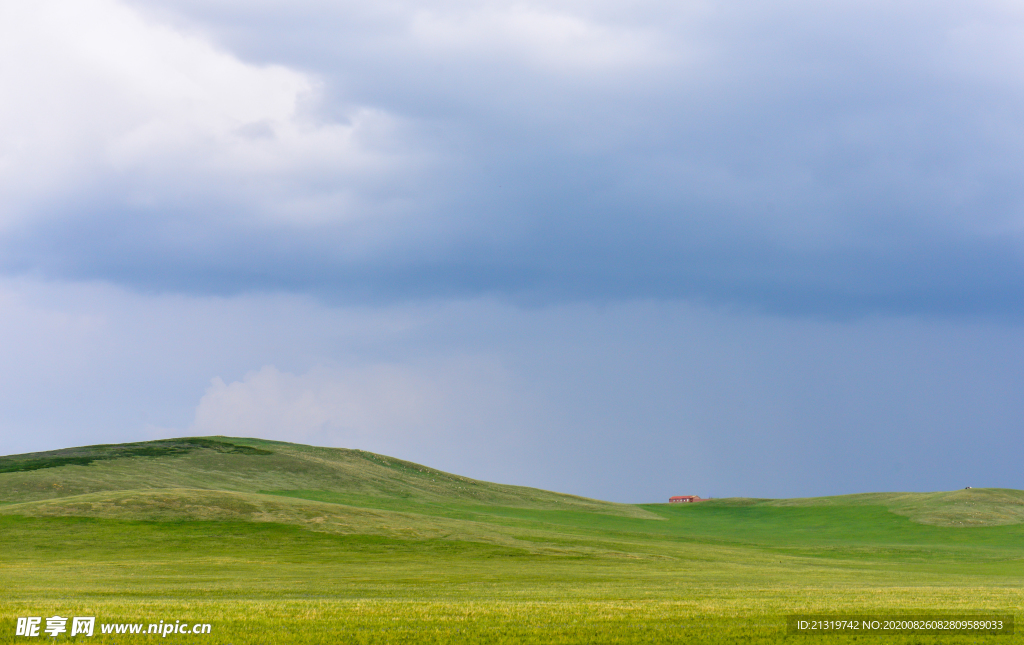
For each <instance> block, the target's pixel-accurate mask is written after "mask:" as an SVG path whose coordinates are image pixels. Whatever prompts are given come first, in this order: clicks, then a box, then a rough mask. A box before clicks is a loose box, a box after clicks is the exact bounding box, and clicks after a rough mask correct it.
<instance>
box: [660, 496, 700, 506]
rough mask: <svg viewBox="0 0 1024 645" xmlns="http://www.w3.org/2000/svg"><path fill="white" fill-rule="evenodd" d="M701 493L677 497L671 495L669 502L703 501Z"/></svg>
mask: <svg viewBox="0 0 1024 645" xmlns="http://www.w3.org/2000/svg"><path fill="white" fill-rule="evenodd" d="M703 501H704V500H702V499H701V498H700V495H677V496H675V497H669V498H668V502H669V504H676V503H678V502H703Z"/></svg>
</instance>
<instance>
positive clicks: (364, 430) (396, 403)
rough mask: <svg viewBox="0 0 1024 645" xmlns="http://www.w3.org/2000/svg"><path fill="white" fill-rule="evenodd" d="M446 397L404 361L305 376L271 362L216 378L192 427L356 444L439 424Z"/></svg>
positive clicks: (319, 370)
mask: <svg viewBox="0 0 1024 645" xmlns="http://www.w3.org/2000/svg"><path fill="white" fill-rule="evenodd" d="M446 398H447V397H446V393H445V392H444V391H443V390H442V388H441V387H439V385H438V384H437V383H434V382H431V381H430V380H429V379H426V378H424V377H423V376H422V375H420V374H417V373H415V372H414V371H413V370H411V369H409V368H408V367H402V366H398V365H371V366H366V367H361V368H358V369H352V370H331V369H327V368H323V367H319V368H315V369H313V370H310V371H309V372H307V373H305V374H300V375H296V374H291V373H289V372H282V371H280V370H278V369H277V368H276V367H274V366H272V365H266V366H264V367H263V368H262V369H260V370H259V371H255V372H250V373H248V374H246V375H245V378H243V379H242V380H241V381H234V382H232V383H225V382H224V381H223V380H222V379H220V378H219V377H218V378H215V379H213V381H212V382H211V384H210V387H209V388H208V389H207V391H206V394H205V395H204V396H203V398H202V400H201V401H200V402H199V406H198V407H197V408H196V418H195V423H194V424H193V426H192V427H191V428H190V432H194V433H197V434H228V435H235V436H251V437H273V438H277V439H284V440H288V441H298V442H315V441H317V440H319V441H323V440H324V439H328V440H329V442H330V443H335V442H337V441H339V440H340V441H341V442H342V444H341V445H358V444H360V443H365V441H366V440H367V439H377V438H378V437H379V436H380V435H389V434H394V433H399V434H405V433H408V432H409V431H410V430H419V429H421V428H422V427H423V426H424V425H428V426H433V425H435V424H436V422H437V421H438V420H439V419H438V418H439V417H441V416H443V415H444V412H445V409H446V407H447V403H448V401H446Z"/></svg>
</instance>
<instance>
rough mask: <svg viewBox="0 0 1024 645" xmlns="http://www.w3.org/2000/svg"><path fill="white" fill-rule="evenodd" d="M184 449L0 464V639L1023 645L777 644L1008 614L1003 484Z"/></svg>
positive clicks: (1015, 533)
mask: <svg viewBox="0 0 1024 645" xmlns="http://www.w3.org/2000/svg"><path fill="white" fill-rule="evenodd" d="M181 441H182V440H178V443H166V442H165V443H159V442H158V443H156V444H134V445H130V446H129V447H127V448H124V447H99V449H91V452H90V449H75V450H77V452H71V453H66V452H60V451H58V452H56V453H48V454H44V455H42V456H39V455H36V456H30V457H28V458H26V457H21V458H20V460H19V458H0V471H2V470H3V468H4V467H6V468H7V469H8V472H0V499H2V501H6V502H10V503H9V504H6V505H4V506H3V507H0V545H2V548H0V589H2V590H3V591H2V592H0V643H6V642H33V639H26V638H24V637H16V636H15V635H14V632H15V621H16V619H17V618H18V617H19V616H41V617H46V616H51V615H54V614H59V615H61V616H80V615H89V616H96V618H97V622H98V623H140V624H147V625H148V624H149V623H151V622H159V621H160V620H163V621H172V622H173V621H175V620H184V621H187V622H190V623H195V622H200V623H210V624H211V625H212V633H211V634H208V635H188V636H184V635H171V636H168V637H167V638H161V637H159V636H154V635H146V634H142V635H138V636H127V635H118V636H103V635H99V634H97V635H96V636H94V637H92V638H82V637H78V639H77V640H78V642H83V643H86V642H89V643H152V642H156V641H161V642H168V643H209V644H210V645H214V644H218V645H221V644H227V643H231V644H235V645H238V644H242V643H639V642H677V643H741V642H742V643H775V642H782V641H786V642H805V641H812V642H843V643H845V642H852V641H854V640H861V641H862V640H868V641H870V642H897V643H968V642H970V643H978V642H993V643H1006V644H1009V643H1020V642H1022V641H1024V636H1022V635H1015V636H970V637H967V636H948V635H947V636H942V637H937V636H904V637H892V636H886V637H862V636H860V637H853V636H828V637H821V636H819V637H808V636H786V635H785V616H786V615H787V614H791V613H847V614H850V613H876V614H894V613H930V614H935V613H953V614H963V613H971V612H978V611H985V612H994V613H1003V614H1007V613H1008V614H1014V615H1016V616H1017V618H1018V620H1021V618H1022V615H1021V613H1020V608H1021V603H1022V601H1024V593H1022V591H1021V590H1022V588H1024V524H1021V523H1020V522H1019V521H1014V518H1016V517H1018V514H1017V512H1016V511H1017V507H1018V506H1020V504H1021V500H1022V499H1024V493H1021V492H1020V491H993V490H983V489H972V490H968V491H956V492H953V493H936V494H923V495H917V496H915V495H913V494H876V495H861V496H847V497H837V498H818V499H810V500H721V501H713V502H706V503H701V504H695V505H667V504H654V505H643V506H629V505H621V504H609V503H605V502H600V501H597V500H586V499H583V498H577V497H571V496H563V495H559V494H557V493H549V492H546V491H535V490H532V489H522V488H518V487H508V486H500V485H497V484H488V483H486V482H476V481H474V480H468V479H465V478H459V477H458V476H456V475H450V474H447V473H441V472H439V471H435V470H432V469H429V468H426V467H423V466H418V465H416V464H410V463H408V462H400V461H398V460H393V459H391V458H388V457H383V456H380V455H372V454H370V453H360V452H358V451H341V450H330V449H318V448H309V447H303V446H293V445H291V444H277V443H273V442H259V441H256V440H244V441H243V440H235V439H231V440H227V439H224V438H206V439H201V440H199V441H197V442H195V443H192V444H189V443H188V441H189V440H184V441H185V442H184V443H182V442H181ZM204 441H207V442H213V443H203V442H204ZM232 446H235V447H232ZM239 447H241V448H239ZM244 448H251V449H252V450H250V451H247V450H244ZM256 450H258V451H262V452H253V451H256ZM268 453H269V454H268ZM96 455H99V456H100V457H102V458H97V459H93V457H94V456H96ZM5 459H6V461H4V460H5ZM62 459H63V460H64V461H60V460H62ZM72 459H74V460H77V462H75V461H70V460H72ZM90 459H92V461H89V460H90ZM48 460H49V461H48ZM82 462H88V463H82ZM133 472H134V473H135V476H134V478H133V476H132V473H133ZM968 516H971V517H973V520H970V521H969V522H968V521H965V519H964V518H967V517H968ZM960 522H964V524H960ZM37 640H38V639H37ZM46 640H49V639H48V638H46ZM72 640H73V639H71V638H69V637H67V635H64V636H62V637H61V638H59V639H58V642H71V641H72Z"/></svg>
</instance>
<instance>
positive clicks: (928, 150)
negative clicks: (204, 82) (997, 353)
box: [0, 0, 1024, 319]
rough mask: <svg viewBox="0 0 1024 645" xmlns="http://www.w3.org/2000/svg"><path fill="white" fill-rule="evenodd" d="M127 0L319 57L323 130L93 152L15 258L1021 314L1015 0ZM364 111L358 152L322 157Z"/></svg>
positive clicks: (20, 228) (82, 270)
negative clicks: (90, 165) (376, 0)
mask: <svg viewBox="0 0 1024 645" xmlns="http://www.w3.org/2000/svg"><path fill="white" fill-rule="evenodd" d="M137 6H140V7H142V8H143V15H144V16H146V20H149V21H164V22H166V23H167V24H171V25H174V26H175V29H178V30H180V32H181V33H183V34H192V35H191V36H189V37H190V38H196V36H195V34H196V33H202V34H203V38H210V39H212V40H213V41H214V42H216V43H218V45H219V46H221V47H224V48H226V49H228V50H230V51H231V52H233V53H234V54H235V55H237V56H238V57H240V58H241V59H242V60H244V61H248V62H249V63H250V64H251V65H253V66H256V68H258V69H262V68H259V67H258V66H259V65H266V64H279V65H284V66H286V67H288V68H290V69H291V70H294V72H295V73H296V74H304V75H306V76H307V77H308V78H309V79H314V80H313V81H310V83H311V84H312V85H311V86H313V85H315V86H316V87H317V88H318V89H317V90H316V98H315V100H314V101H312V102H310V103H308V104H304V107H303V108H302V110H304V112H303V114H304V116H302V119H305V121H303V123H305V126H302V127H305V128H306V129H305V130H302V128H301V127H296V131H299V130H301V131H302V133H303V134H301V136H302V137H305V138H302V139H301V140H300V139H299V138H298V137H300V135H298V134H296V135H294V138H295V139H294V140H295V141H300V143H294V144H289V143H288V140H284V139H282V140H283V141H284V143H282V144H281V147H273V146H274V145H276V144H275V143H274V141H275V139H274V137H275V136H277V135H275V132H276V131H275V130H274V128H272V127H270V126H268V125H266V124H265V123H263V122H256V121H254V122H253V123H252V124H250V125H248V126H245V128H248V129H245V128H241V129H238V130H236V131H234V132H235V134H232V135H231V136H233V137H236V138H237V137H242V136H243V135H244V137H248V139H246V141H248V140H249V139H252V138H254V137H255V138H256V139H260V141H264V140H265V141H267V142H268V143H265V144H264V143H248V142H244V145H245V146H249V147H245V148H244V149H242V148H239V149H240V150H242V152H240V153H239V154H238V155H237V159H240V161H237V163H236V166H232V168H231V170H230V172H222V171H220V170H216V169H214V170H210V167H215V168H216V167H218V166H216V164H209V163H207V160H208V158H209V157H210V156H211V155H212V156H216V155H217V154H218V150H219V148H218V146H227V145H228V144H224V143H214V144H211V145H212V146H213V148H212V150H211V149H210V148H207V147H203V146H205V145H206V144H203V146H200V145H199V144H196V145H195V146H194V147H193V148H186V149H185V151H184V152H181V151H180V150H177V149H176V150H175V151H174V154H175V155H177V156H176V157H175V159H174V161H173V163H168V162H166V161H165V160H164V155H166V154H168V153H166V152H165V151H164V149H160V148H158V149H154V150H148V151H144V154H142V155H141V156H140V157H138V158H136V160H135V161H134V162H133V163H136V164H137V165H138V167H140V168H142V169H143V172H141V175H142V176H143V179H141V180H140V179H139V177H140V174H139V173H134V174H133V173H130V172H128V173H126V172H124V170H123V168H122V169H119V170H116V171H115V170H109V169H105V167H104V165H103V162H102V160H100V162H99V166H100V167H99V170H96V169H91V170H90V172H91V173H93V174H99V175H100V177H98V178H94V179H93V180H91V181H87V182H83V184H84V185H85V187H84V188H83V187H81V186H79V187H78V188H76V189H75V190H70V191H68V192H66V194H60V191H57V192H58V194H57V195H56V196H55V197H52V196H48V197H47V198H46V199H40V200H36V201H35V202H33V204H32V205H31V206H30V207H24V210H25V212H26V213H28V214H27V215H26V216H25V217H23V218H21V219H19V220H18V221H17V222H16V223H15V224H13V225H10V226H8V227H7V229H6V230H5V231H4V232H3V233H2V237H0V249H2V251H3V258H4V260H3V267H4V269H6V270H7V271H8V272H11V273H18V272H28V273H37V274H42V275H47V276H53V277H60V278H69V279H101V280H109V281H113V282H116V283H120V284H125V285H130V286H131V287H133V288H138V289H142V290H158V291H164V290H167V291H177V292H184V293H218V294H232V293H239V292H251V291H266V290H275V291H276V290H284V291H294V292H302V293H313V294H317V295H318V296H321V297H323V298H325V299H326V300H328V301H336V302H344V303H357V302H382V301H384V302H386V301H395V300H404V299H410V298H412V299H423V298H434V297H450V296H458V297H473V296H477V295H481V294H496V295H499V296H502V297H507V298H511V299H513V300H517V301H523V302H558V301H565V300H595V301H603V300H617V299H623V298H634V297H645V298H671V299H675V298H687V299H695V300H698V301H705V302H725V303H733V304H736V305H739V306H741V307H754V308H758V309H765V310H769V311H777V312H785V313H797V314H803V315H825V316H848V315H859V314H863V313H865V312H871V311H880V312H890V313H908V312H921V313H929V314H935V315H960V314H967V315H970V314H979V315H998V316H1008V317H1011V318H1014V319H1017V318H1019V317H1020V316H1021V315H1022V314H1024V297H1022V296H1024V279H1022V276H1024V272H1022V269H1024V258H1022V255H1021V248H1022V246H1021V245H1022V243H1024V238H1022V230H1024V228H1022V225H1024V211H1022V207H1024V204H1022V198H1024V189H1022V188H1021V186H1022V185H1024V182H1022V181H1021V180H1022V177H1021V172H1022V171H1021V169H1022V168H1024V164H1022V162H1024V141H1022V140H1021V135H1020V133H1021V132H1024V128H1022V127H1021V126H1022V125H1024V123H1022V121H1024V117H1022V116H1021V115H1022V114H1024V111H1022V110H1021V107H1024V106H1022V103H1024V101H1022V98H1024V97H1022V95H1021V87H1024V86H1022V85H1021V83H1020V80H1021V78H1022V76H1024V69H1022V68H1021V67H1020V66H1019V65H1017V64H1016V63H1014V62H1013V61H1014V60H1017V59H1019V58H1020V56H1019V54H1020V53H1022V52H1021V51H1020V50H1021V49H1022V46H1021V45H1020V44H1019V43H1020V40H1019V39H1017V38H1016V37H1015V36H1014V34H1016V33H1017V31H1016V30H1017V29H1019V28H1020V26H1021V25H1022V24H1024V20H1022V17H1021V16H1020V15H1018V13H1016V12H1014V10H1013V9H1012V7H1003V6H1000V5H998V4H995V3H992V4H982V5H978V4H970V5H968V4H967V3H946V4H940V5H934V4H929V5H927V6H925V5H924V4H920V5H918V4H911V5H900V6H895V7H894V6H890V5H888V4H881V3H879V4H870V3H868V4H865V3H849V4H842V3H839V4H830V5H829V6H827V7H824V6H819V5H815V4H812V3H803V2H790V3H773V4H772V5H770V6H767V5H766V6H759V7H752V6H740V5H739V4H732V5H725V4H720V5H702V4H690V5H685V6H683V5H679V4H678V3H662V2H649V3H644V4H641V5H639V6H637V7H635V8H631V9H629V10H628V11H627V10H625V9H623V8H622V7H621V6H617V5H614V4H602V3H593V4H587V5H576V4H573V3H568V2H561V3H557V2H550V3H528V4H522V3H519V4H508V5H505V4H502V3H496V4H492V5H487V6H480V5H476V4H473V3H467V4H460V3H434V4H430V5H423V4H408V5H406V4H403V3H400V2H393V3H384V4H380V5H376V4H375V5H374V6H373V7H367V6H364V5H361V4H357V3H330V4H329V5H328V4H326V3H324V4H320V3H304V4H299V5H292V4H289V5H287V6H286V5H284V4H281V5H280V6H278V5H276V4H273V3H263V4H260V3H256V4H250V3H245V4H241V3H232V2H214V3H194V4H193V3H189V2H184V1H179V2H175V1H174V0H166V1H164V2H146V3H140V4H138V5H137ZM1014 57H1016V58H1014ZM300 85H301V83H300V82H299V81H294V82H293V83H292V85H289V86H288V87H293V86H294V87H299V86H300ZM366 113H374V114H379V115H382V116H381V117H380V118H379V119H378V120H382V122H386V123H388V124H391V125H386V126H373V125H372V123H374V122H375V121H373V119H370V122H371V126H370V127H364V126H362V125H359V124H360V123H364V122H366V119H363V121H360V118H361V117H359V116H358V115H359V114H366ZM257 116H259V115H258V114H257ZM175 118H180V119H184V120H186V121H187V120H188V119H189V118H192V117H191V116H189V115H188V114H186V115H185V116H181V115H176V116H175ZM252 118H253V119H255V118H256V117H252ZM268 118H269V117H268ZM277 118H278V120H279V121H280V120H281V119H282V118H284V117H280V115H279V116H278V117H277ZM288 118H291V117H288ZM296 118H298V117H296ZM302 119H300V120H302ZM285 120H287V119H285ZM261 124H262V125H261ZM259 128H262V129H259ZM318 128H319V129H318ZM345 128H350V130H345V132H349V133H350V134H351V136H349V138H344V137H341V136H340V135H339V137H340V138H339V139H338V140H341V139H344V140H345V141H350V140H351V141H355V142H356V144H353V145H356V147H357V148H358V149H357V150H356V152H354V153H353V152H351V150H349V149H347V148H346V150H349V151H348V152H345V153H344V154H342V153H338V152H336V151H335V152H332V153H331V154H324V155H323V156H322V158H319V159H318V160H314V161H306V159H308V157H309V156H310V155H311V154H313V153H315V151H317V150H319V149H320V148H319V147H318V146H319V145H320V144H319V143H318V142H319V141H320V140H321V139H324V138H330V137H332V136H335V134H332V133H336V132H337V131H339V129H345ZM239 132H240V133H242V134H238V133H239ZM345 136H348V135H345ZM244 137H243V138H244ZM261 137H262V138H261ZM239 140H241V139H239ZM332 140H333V139H332ZM232 141H234V139H232ZM231 145H238V146H242V145H243V143H237V144H231ZM263 145H265V146H268V147H264V148H258V147H256V146H263ZM339 145H340V144H339ZM346 145H347V144H346ZM250 149H254V150H256V151H257V152H260V151H262V154H265V155H267V156H268V157H270V158H276V157H277V156H283V157H287V158H288V159H291V160H293V161H291V162H289V163H286V164H282V165H281V166H280V167H276V166H275V167H271V168H269V169H268V168H267V167H265V166H255V165H251V164H250V159H251V158H252V157H254V156H258V155H255V154H250V153H249V152H246V151H249V150H250ZM311 151H313V152H312V153H311ZM346 155H348V156H346ZM87 158H89V157H87ZM232 158H235V157H232ZM366 158H370V159H378V160H379V159H384V161H383V162H381V163H380V164H379V166H374V167H372V168H369V166H368V165H367V163H364V161H361V160H363V159H366ZM139 159H141V160H139ZM338 159H342V161H343V162H337V160H338ZM353 159H354V160H353ZM129 165H130V164H129ZM271 165H272V164H271ZM369 165H370V166H372V164H369ZM218 173H219V174H218ZM140 182H141V183H142V185H143V186H144V188H145V190H144V191H143V192H145V193H146V195H145V198H144V199H140V198H139V196H138V194H137V193H138V192H139V185H140ZM339 195H340V197H339ZM296 204H300V206H296ZM297 213H298V214H297Z"/></svg>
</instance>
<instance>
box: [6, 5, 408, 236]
mask: <svg viewBox="0 0 1024 645" xmlns="http://www.w3.org/2000/svg"><path fill="white" fill-rule="evenodd" d="M0 61H2V62H0V87H3V88H4V97H5V98H4V101H3V102H2V103H0V189H2V190H3V191H4V192H5V193H6V194H8V195H11V196H12V197H13V196H17V199H16V201H15V202H14V203H12V201H11V198H10V197H8V198H5V208H4V215H3V219H0V226H3V225H5V224H6V225H10V224H12V223H13V222H16V221H17V220H18V219H20V218H24V217H27V216H30V215H31V214H33V213H39V212H42V211H44V210H45V209H47V208H53V206H54V203H55V202H56V203H60V202H61V201H62V200H67V199H73V198H74V196H75V195H78V194H82V193H83V192H84V193H88V192H89V191H95V190H97V189H98V188H99V187H101V186H109V185H110V184H112V183H113V184H115V185H117V184H119V183H123V184H125V185H124V186H123V187H122V188H121V189H119V190H114V191H113V193H114V194H115V195H116V197H115V199H118V200H121V201H122V203H123V204H124V205H126V206H128V207H132V206H136V207H146V206H151V205H157V206H162V207H166V206H167V204H169V203H175V202H176V201H179V200H181V199H182V198H183V197H186V198H187V196H188V193H189V192H190V191H191V192H194V193H196V194H205V195H206V196H207V198H209V197H213V198H214V199H215V200H217V199H218V197H219V200H220V201H224V200H227V201H228V202H242V203H244V204H245V205H246V206H247V207H248V208H247V209H246V210H250V211H251V212H254V213H256V214H258V215H262V216H264V217H267V218H271V219H281V218H283V219H286V220H296V219H297V220H299V221H304V220H307V219H309V218H310V217H312V218H313V219H314V220H316V219H318V218H323V217H324V216H325V211H327V210H329V211H330V214H331V216H332V217H346V216H351V215H352V213H353V212H355V210H356V208H355V206H356V205H357V204H358V194H357V193H358V189H357V186H356V185H357V184H359V183H361V182H366V181H368V180H369V178H372V177H373V176H375V175H376V174H378V173H381V172H385V171H386V170H387V169H388V168H389V167H390V165H391V164H395V163H399V161H398V155H396V154H393V153H383V152H380V151H379V149H378V148H377V147H376V146H377V144H378V143H382V140H383V139H387V138H388V137H389V136H390V132H391V130H392V129H393V128H394V127H395V123H396V121H395V120H394V119H393V118H392V117H390V116H389V115H387V114H385V113H383V112H382V111H380V110H375V109H372V108H368V107H362V108H359V107H357V108H354V109H353V110H352V111H351V112H350V114H349V115H348V120H347V123H331V122H323V121H322V120H317V119H316V118H314V115H313V113H312V111H311V109H312V107H313V105H314V104H315V102H316V100H317V96H318V92H319V91H320V81H319V80H318V79H317V78H316V77H315V76H312V75H310V74H308V73H304V72H301V71H297V70H293V69H289V68H287V67H284V66H281V65H254V64H250V63H247V62H245V61H242V60H240V59H239V58H237V57H236V56H235V55H233V54H232V53H229V52H227V51H224V50H222V49H220V48H218V47H216V46H215V45H213V44H212V43H210V42H208V41H207V40H205V39H204V38H203V37H201V36H200V35H198V34H195V33H187V32H185V31H182V30H179V29H176V28H173V27H171V26H168V25H164V24H156V23H154V22H152V21H151V20H149V19H147V18H146V17H144V16H143V15H142V14H140V13H138V12H136V11H135V10H133V9H132V8H130V7H128V6H126V5H124V4H122V3H120V2H118V1H116V0H40V1H39V2H30V3H3V5H2V6H0ZM326 177H330V178H331V179H330V181H327V182H325V178H326ZM311 202H323V204H322V207H320V208H311V207H310V203H311ZM65 210H66V209H65Z"/></svg>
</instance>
